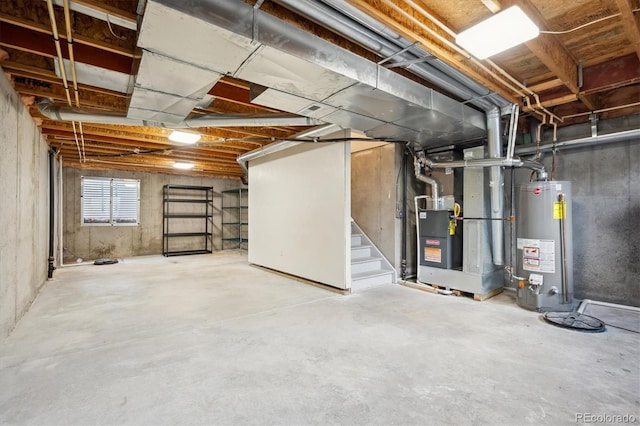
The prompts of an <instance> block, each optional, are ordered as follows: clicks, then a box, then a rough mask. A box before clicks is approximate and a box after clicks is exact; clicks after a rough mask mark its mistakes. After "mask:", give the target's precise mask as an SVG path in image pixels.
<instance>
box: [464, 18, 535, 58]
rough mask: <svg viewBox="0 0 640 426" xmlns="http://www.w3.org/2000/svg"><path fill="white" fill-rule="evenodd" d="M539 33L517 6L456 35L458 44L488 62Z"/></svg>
mask: <svg viewBox="0 0 640 426" xmlns="http://www.w3.org/2000/svg"><path fill="white" fill-rule="evenodd" d="M539 33H540V30H539V29H538V27H537V26H536V24H534V23H533V21H532V20H531V19H530V18H529V17H528V16H527V15H525V13H524V12H523V11H522V9H520V8H519V7H518V6H512V7H510V8H508V9H506V10H504V11H502V12H500V13H497V14H495V15H493V16H492V17H490V18H489V19H486V20H484V21H482V22H480V23H479V24H476V25H474V26H473V27H471V28H469V29H467V30H464V31H462V32H461V33H460V34H458V35H457V36H456V43H457V44H458V45H459V46H462V47H463V48H464V49H465V50H467V51H468V52H469V53H471V54H472V55H473V56H475V57H476V58H478V59H486V58H488V57H490V56H493V55H495V54H497V53H500V52H504V51H505V50H507V49H510V48H512V47H514V46H517V45H519V44H521V43H524V42H525V41H529V40H531V39H533V38H536V37H537V36H538V34H539Z"/></svg>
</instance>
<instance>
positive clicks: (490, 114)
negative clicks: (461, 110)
mask: <svg viewBox="0 0 640 426" xmlns="http://www.w3.org/2000/svg"><path fill="white" fill-rule="evenodd" d="M487 148H488V151H489V158H500V157H502V141H501V139H500V109H498V108H493V109H491V110H489V111H487ZM489 176H490V177H489V192H490V194H491V219H493V220H492V221H491V236H492V240H493V241H492V243H491V252H492V254H493V264H494V265H498V266H501V265H504V224H503V223H502V221H501V220H500V219H502V218H503V217H504V203H503V202H502V199H503V194H504V176H503V173H502V167H500V166H492V167H491V168H490V169H489Z"/></svg>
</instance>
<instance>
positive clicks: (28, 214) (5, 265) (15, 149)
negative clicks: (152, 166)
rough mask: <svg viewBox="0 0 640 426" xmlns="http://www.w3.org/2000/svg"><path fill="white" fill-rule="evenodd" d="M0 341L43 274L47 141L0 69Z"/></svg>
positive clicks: (26, 304) (27, 301)
mask: <svg viewBox="0 0 640 426" xmlns="http://www.w3.org/2000/svg"><path fill="white" fill-rule="evenodd" d="M0 147H1V148H2V155H0V182H1V183H2V184H1V185H0V229H2V233H1V235H0V342H1V341H2V340H3V339H4V338H5V337H7V336H8V334H9V332H10V331H11V330H12V329H13V327H14V326H15V324H16V323H17V322H18V320H19V319H20V318H21V317H22V315H23V314H24V313H25V312H26V311H27V309H28V308H29V306H30V305H31V302H32V301H33V299H34V298H35V297H36V294H37V293H38V290H39V289H40V287H42V285H43V284H44V282H45V280H46V278H47V258H48V242H49V233H48V228H49V215H48V214H49V175H48V170H49V169H48V155H47V145H46V143H45V142H44V139H43V138H42V136H41V135H40V131H39V130H38V128H37V127H36V125H35V123H34V122H33V120H32V119H31V116H30V115H29V113H28V112H27V109H26V108H25V107H24V105H23V104H22V102H21V101H20V97H19V96H18V94H17V93H16V92H15V91H14V90H13V88H12V87H11V86H10V85H9V82H8V81H7V79H6V78H4V75H3V72H2V69H0Z"/></svg>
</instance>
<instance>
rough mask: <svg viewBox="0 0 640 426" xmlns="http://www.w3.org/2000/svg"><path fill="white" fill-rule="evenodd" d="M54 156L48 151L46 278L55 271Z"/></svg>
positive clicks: (51, 150)
mask: <svg viewBox="0 0 640 426" xmlns="http://www.w3.org/2000/svg"><path fill="white" fill-rule="evenodd" d="M55 155H56V152H55V150H53V148H52V149H50V150H49V259H48V263H49V264H48V267H47V278H48V279H51V278H53V271H54V270H55V269H56V268H55V266H53V261H54V260H55V259H54V257H53V235H54V229H53V228H54V225H55V217H54V212H55V205H54V203H55V198H54V197H55V181H54V175H55V173H54V157H55Z"/></svg>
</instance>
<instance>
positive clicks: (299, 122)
mask: <svg viewBox="0 0 640 426" xmlns="http://www.w3.org/2000/svg"><path fill="white" fill-rule="evenodd" d="M36 106H37V107H38V110H39V111H40V112H41V113H42V114H43V115H44V116H45V117H47V118H49V119H51V120H59V121H81V122H84V123H100V124H120V125H125V126H147V127H166V128H172V129H181V128H185V129H186V128H198V127H277V126H316V125H319V124H322V123H323V122H322V121H320V120H316V119H313V118H308V117H300V116H295V115H284V114H232V115H227V114H224V115H222V114H209V115H201V116H195V117H192V118H186V119H184V120H182V121H180V122H177V123H164V122H160V121H150V120H142V119H136V118H128V117H125V116H122V115H116V114H108V113H104V112H98V113H94V112H89V111H82V110H78V109H75V108H71V107H66V106H56V105H54V104H53V102H52V101H51V100H49V99H46V98H42V99H39V100H38V101H37V102H36Z"/></svg>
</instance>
